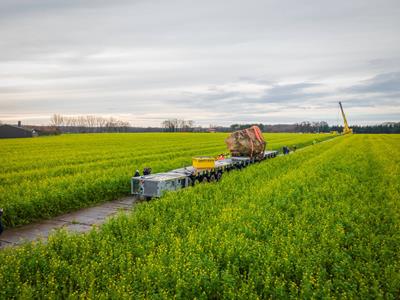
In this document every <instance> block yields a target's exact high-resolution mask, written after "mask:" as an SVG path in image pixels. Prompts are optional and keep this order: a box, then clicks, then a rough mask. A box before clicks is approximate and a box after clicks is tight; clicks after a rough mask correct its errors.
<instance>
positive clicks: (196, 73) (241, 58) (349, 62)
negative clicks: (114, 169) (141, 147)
mask: <svg viewBox="0 0 400 300" xmlns="http://www.w3.org/2000/svg"><path fill="white" fill-rule="evenodd" d="M399 16H400V1H399V0H394V1H385V0H379V1H368V0H361V1H354V0H351V1H349V0H343V1H342V0H339V1H332V0H330V1H323V0H315V1H282V0H279V1H278V0H277V1H267V0H259V1H252V0H246V1H244V0H243V1H233V0H229V1H228V0H226V1H218V0H214V1H208V0H202V1H174V0H172V1H171V0H170V1H161V0H160V1H155V0H144V1H133V0H131V1H124V0H119V1H117V0H113V1H108V0H102V1H81V0H36V1H32V0H1V1H0V77H1V80H0V120H1V121H3V122H16V121H17V120H22V121H23V122H24V123H29V124H45V123H48V122H49V118H50V116H51V115H52V114H53V113H59V114H63V115H86V114H96V115H103V116H114V117H118V118H121V119H124V120H126V121H130V122H131V124H132V125H139V126H159V125H160V123H161V121H162V120H164V119H166V118H172V117H178V118H184V119H192V120H194V121H195V122H196V124H198V125H208V124H210V123H212V124H220V125H229V124H232V123H247V122H251V123H252V122H262V123H270V124H272V123H294V122H299V121H303V120H310V121H317V120H326V121H328V122H329V123H331V124H336V123H338V122H339V121H340V122H341V119H340V115H339V108H338V104H337V102H338V101H339V100H341V101H342V102H343V106H344V108H345V111H346V113H347V115H348V119H349V121H350V123H351V124H374V123H379V122H384V121H400V17H399Z"/></svg>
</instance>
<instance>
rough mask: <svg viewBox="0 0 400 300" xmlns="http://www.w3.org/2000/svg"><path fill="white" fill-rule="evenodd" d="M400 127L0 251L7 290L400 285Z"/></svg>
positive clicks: (217, 291) (8, 293)
mask: <svg viewBox="0 0 400 300" xmlns="http://www.w3.org/2000/svg"><path fill="white" fill-rule="evenodd" d="M399 145H400V136H398V135H353V136H344V137H339V138H336V139H334V140H332V141H328V142H326V143H321V144H317V145H315V146H313V147H308V148H305V149H304V150H302V151H298V152H296V153H294V154H292V155H288V156H284V157H278V158H275V159H273V160H268V161H265V162H262V163H260V164H256V165H252V166H249V167H248V168H246V169H244V170H242V171H232V172H231V173H229V174H226V175H225V174H224V176H223V178H222V180H221V181H220V182H219V183H212V184H204V185H197V186H195V187H193V188H189V189H185V190H181V191H179V192H172V193H168V194H167V195H166V196H165V197H163V198H161V199H159V200H154V201H150V202H146V203H142V204H139V205H137V206H135V208H134V209H133V210H132V212H131V214H130V215H119V216H118V217H116V218H113V219H111V220H110V221H109V222H107V223H106V224H104V225H103V226H102V227H101V228H99V229H95V230H92V231H91V232H90V233H88V234H84V235H70V234H67V233H66V232H63V231H61V232H58V233H57V234H55V235H53V236H51V238H50V239H49V240H48V243H47V244H40V243H39V244H27V245H25V246H23V247H19V248H15V249H6V250H4V251H2V252H0V261H1V264H0V284H1V287H2V288H1V289H0V298H10V297H17V298H18V297H20V298H68V297H69V298H71V299H74V298H94V299H110V298H134V299H141V298H178V299H188V298H189V299H192V298H197V299H209V298H215V299H220V298H244V299H258V298H278V299H290V298H307V299H310V298H348V299H354V298H361V299H377V298H378V299H381V298H385V299H396V298H398V297H399V294H400V276H399V274H400V252H399V251H398V249H399V247H400V230H399V229H400V203H399V199H400V181H399V180H398V179H399V178H400V168H399V167H400V151H399Z"/></svg>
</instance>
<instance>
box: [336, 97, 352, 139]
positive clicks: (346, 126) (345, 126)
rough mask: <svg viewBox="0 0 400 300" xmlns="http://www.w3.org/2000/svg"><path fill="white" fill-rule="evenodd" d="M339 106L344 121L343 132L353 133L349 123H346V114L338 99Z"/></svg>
mask: <svg viewBox="0 0 400 300" xmlns="http://www.w3.org/2000/svg"><path fill="white" fill-rule="evenodd" d="M339 106H340V110H341V111H342V116H343V121H344V127H343V132H342V133H343V134H349V133H353V129H351V128H350V127H349V124H348V123H347V119H346V115H345V114H344V111H343V106H342V102H340V101H339Z"/></svg>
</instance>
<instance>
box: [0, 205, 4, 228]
mask: <svg viewBox="0 0 400 300" xmlns="http://www.w3.org/2000/svg"><path fill="white" fill-rule="evenodd" d="M2 218H3V209H2V208H0V235H1V234H2V233H3V231H4V227H3V221H2Z"/></svg>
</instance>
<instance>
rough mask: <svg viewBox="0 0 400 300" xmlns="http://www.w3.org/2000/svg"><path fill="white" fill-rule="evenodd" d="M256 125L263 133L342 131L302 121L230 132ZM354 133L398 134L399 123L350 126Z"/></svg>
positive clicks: (235, 126) (232, 128) (234, 127)
mask: <svg viewBox="0 0 400 300" xmlns="http://www.w3.org/2000/svg"><path fill="white" fill-rule="evenodd" d="M253 125H257V126H258V127H259V128H260V129H261V131H264V132H304V133H318V132H324V133H328V132H331V131H338V132H342V131H343V126H342V125H332V126H330V125H329V124H328V123H327V122H325V121H319V122H308V121H304V122H301V123H296V124H276V125H268V124H261V123H260V124H232V125H231V126H230V127H229V129H230V131H236V130H241V129H245V128H248V127H250V126H253ZM350 127H351V128H352V129H353V132H354V133H400V122H386V123H382V124H379V125H365V126H361V125H354V126H350Z"/></svg>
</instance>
